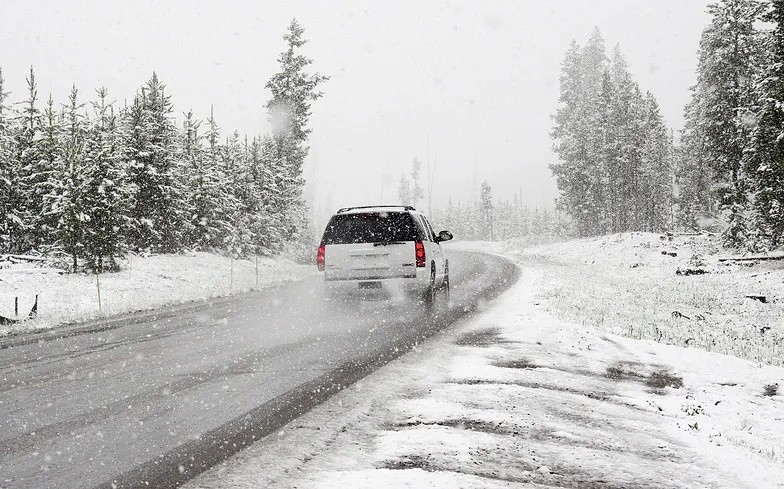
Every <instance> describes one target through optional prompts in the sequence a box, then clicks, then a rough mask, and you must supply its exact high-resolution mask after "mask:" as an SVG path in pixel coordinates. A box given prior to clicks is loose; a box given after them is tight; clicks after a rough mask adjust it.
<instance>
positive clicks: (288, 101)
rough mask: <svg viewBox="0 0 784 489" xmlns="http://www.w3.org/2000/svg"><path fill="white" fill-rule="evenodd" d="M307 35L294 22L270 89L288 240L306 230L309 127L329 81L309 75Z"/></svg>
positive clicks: (294, 21) (320, 76)
mask: <svg viewBox="0 0 784 489" xmlns="http://www.w3.org/2000/svg"><path fill="white" fill-rule="evenodd" d="M304 32H305V31H304V29H303V28H302V27H301V26H300V25H299V23H298V22H297V20H296V19H293V20H292V21H291V23H290V24H289V27H288V31H287V32H286V34H285V35H284V36H283V40H284V41H285V42H286V44H287V48H286V50H285V51H284V52H283V53H281V55H280V58H278V62H279V63H280V67H281V70H280V72H278V73H276V74H275V75H273V76H272V78H270V80H269V81H268V82H267V85H266V88H267V89H268V90H270V92H271V93H272V98H271V99H270V100H269V101H268V102H267V104H266V106H265V107H266V108H267V111H268V114H269V119H270V122H271V123H272V127H273V135H272V137H273V141H274V143H275V151H276V153H277V155H276V156H277V157H276V160H277V161H278V162H280V170H281V171H283V172H284V174H283V175H282V178H281V179H280V182H279V183H280V184H281V188H280V192H281V195H282V196H285V198H284V199H282V202H281V203H282V204H283V205H284V208H283V209H282V210H283V216H285V219H286V224H285V227H286V228H288V229H287V232H286V238H287V239H291V238H296V236H297V235H298V233H299V232H300V231H301V230H302V229H301V223H300V222H297V221H299V220H300V219H301V218H302V216H303V214H304V203H303V201H302V188H303V186H304V180H303V179H302V167H303V164H304V162H305V158H306V157H307V155H308V151H309V147H308V146H307V141H308V137H309V135H310V133H311V132H312V129H310V128H309V127H308V121H309V119H310V115H311V104H312V102H313V101H315V100H317V99H319V98H320V97H321V96H322V95H323V94H322V92H321V91H319V90H318V87H319V85H321V84H322V83H323V82H325V81H327V80H328V79H329V78H328V77H326V76H323V75H320V74H318V73H313V74H309V73H307V72H306V71H305V70H306V69H307V67H308V66H309V65H310V64H311V63H312V62H313V61H312V60H311V59H310V58H308V57H306V56H304V55H302V54H300V53H299V50H300V49H301V48H302V47H303V46H304V45H305V43H306V42H307V41H306V40H305V39H304V37H303V34H304Z"/></svg>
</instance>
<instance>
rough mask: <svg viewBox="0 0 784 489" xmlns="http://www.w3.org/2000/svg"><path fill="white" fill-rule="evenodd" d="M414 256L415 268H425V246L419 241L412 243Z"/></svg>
mask: <svg viewBox="0 0 784 489" xmlns="http://www.w3.org/2000/svg"><path fill="white" fill-rule="evenodd" d="M414 256H416V266H417V267H424V266H425V245H424V243H422V242H421V241H417V242H415V243H414Z"/></svg>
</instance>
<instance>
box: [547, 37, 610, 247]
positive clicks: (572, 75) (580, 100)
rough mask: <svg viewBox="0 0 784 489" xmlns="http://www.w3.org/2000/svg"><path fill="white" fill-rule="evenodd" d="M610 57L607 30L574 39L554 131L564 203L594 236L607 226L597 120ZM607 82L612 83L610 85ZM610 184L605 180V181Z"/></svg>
mask: <svg viewBox="0 0 784 489" xmlns="http://www.w3.org/2000/svg"><path fill="white" fill-rule="evenodd" d="M606 63H607V57H606V54H605V47H604V39H603V38H602V35H601V32H599V30H598V29H595V30H594V32H593V34H592V35H591V38H590V39H589V41H588V43H587V44H586V45H585V46H584V47H582V48H580V47H579V46H578V45H577V44H576V43H575V42H573V43H572V44H571V45H570V47H569V50H568V51H567V52H566V58H565V59H564V63H563V65H562V67H561V95H560V98H559V102H560V105H559V108H558V109H557V110H556V113H555V116H554V120H555V127H554V128H553V131H552V133H551V136H552V137H553V139H554V140H555V146H554V150H555V152H556V154H557V155H558V157H559V159H560V161H559V162H557V163H554V164H552V165H551V166H550V168H551V170H552V172H553V174H554V175H555V177H556V183H557V185H558V189H559V191H560V197H559V199H558V204H559V206H560V207H561V208H563V209H564V210H565V211H566V212H568V213H569V214H570V215H572V216H573V217H574V218H575V221H576V228H577V232H578V234H580V235H583V236H588V235H592V234H595V233H597V232H601V229H600V227H601V226H600V221H601V214H602V207H603V206H604V202H603V201H602V200H598V199H602V198H603V196H602V187H601V186H600V185H599V184H598V183H597V182H602V181H603V179H604V178H605V175H604V173H605V171H604V167H603V166H601V165H599V164H598V162H599V160H597V158H601V154H599V153H597V150H598V148H599V147H606V144H605V142H603V141H602V138H603V137H604V136H603V135H602V134H601V133H600V132H599V131H598V128H597V127H596V126H595V123H596V119H597V113H596V110H595V107H594V105H593V104H594V103H595V102H596V101H597V100H599V99H600V92H601V91H602V86H603V81H604V75H605V70H606ZM605 88H606V87H605ZM603 185H604V184H603Z"/></svg>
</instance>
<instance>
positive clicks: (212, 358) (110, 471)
mask: <svg viewBox="0 0 784 489" xmlns="http://www.w3.org/2000/svg"><path fill="white" fill-rule="evenodd" d="M447 256H448V257H449V260H450V274H451V279H452V301H451V308H450V309H449V311H448V312H445V311H441V313H440V314H439V315H438V316H436V317H431V316H429V315H428V314H427V313H426V312H425V311H424V310H423V309H422V308H420V307H416V306H414V305H412V304H411V303H410V302H405V301H400V300H360V301H336V302H327V301H325V300H324V299H323V290H322V289H321V287H320V286H321V285H322V283H321V281H320V278H312V279H309V280H305V281H302V282H295V283H292V284H289V285H285V286H281V287H277V288H274V289H267V290H265V291H261V292H256V293H252V294H246V295H243V296H239V297H235V298H230V299H221V300H216V301H213V302H211V303H200V304H193V305H188V306H184V307H183V306H180V307H173V308H168V309H164V310H161V311H157V312H155V313H153V314H149V313H148V314H143V315H137V316H132V317H128V318H120V319H117V320H113V321H106V322H103V323H96V324H92V325H86V326H84V327H76V328H70V329H69V330H68V332H67V334H65V335H64V336H63V337H57V336H53V335H51V334H49V335H47V334H43V335H31V336H25V337H16V338H6V339H1V340H0V488H3V489H6V488H17V487H18V488H50V487H51V488H55V487H57V488H65V487H68V488H70V487H73V488H83V487H96V486H103V487H113V486H116V487H172V486H176V485H177V484H179V483H182V482H184V481H186V480H188V479H190V478H192V477H194V476H195V475H197V474H198V473H200V472H202V471H204V470H206V469H207V468H209V467H211V466H213V465H215V464H216V463H218V462H220V461H222V460H224V459H226V458H227V457H229V456H230V455H232V454H234V453H236V452H237V451H239V450H241V449H242V448H243V447H244V446H247V445H248V444H250V443H252V442H253V441H254V440H257V439H259V438H261V437H263V436H266V435H267V434H269V433H271V432H272V431H274V430H275V429H277V428H279V427H280V426H282V425H283V424H285V423H287V422H288V421H291V420H292V419H294V418H296V417H297V416H299V415H300V414H302V413H303V412H305V411H307V410H308V409H310V408H311V407H313V406H314V405H315V404H318V403H319V402H322V401H323V400H325V399H326V398H328V397H329V396H330V395H332V394H334V393H335V392H337V391H339V390H340V389H342V388H343V387H345V386H346V385H349V384H351V383H353V382H355V381H356V380H358V379H360V378H361V377H363V376H364V375H367V374H368V373H369V372H371V371H373V370H375V369H376V368H378V367H380V366H382V365H384V364H385V363H387V362H389V361H390V360H392V359H394V358H395V357H397V356H399V355H401V354H403V353H405V352H406V351H407V350H409V349H410V348H411V347H412V346H415V345H416V344H417V343H419V342H421V341H423V340H425V339H426V338H428V337H429V336H432V335H433V334H435V333H436V332H438V331H440V330H442V329H444V328H445V327H447V326H449V325H450V324H451V323H453V322H454V321H455V320H457V319H458V318H460V317H461V316H463V315H465V314H467V313H470V312H471V311H473V310H475V309H476V308H477V307H478V306H480V305H481V304H482V302H483V301H486V300H488V299H491V298H493V297H495V296H497V295H498V294H499V293H501V292H502V291H503V290H506V289H507V288H508V287H509V286H510V285H511V284H512V283H513V282H514V281H515V280H516V279H517V277H518V274H519V271H518V269H517V268H516V267H515V266H514V265H513V264H512V263H510V262H508V261H507V260H504V259H502V258H498V257H494V256H490V255H485V254H479V253H470V252H457V251H449V252H447Z"/></svg>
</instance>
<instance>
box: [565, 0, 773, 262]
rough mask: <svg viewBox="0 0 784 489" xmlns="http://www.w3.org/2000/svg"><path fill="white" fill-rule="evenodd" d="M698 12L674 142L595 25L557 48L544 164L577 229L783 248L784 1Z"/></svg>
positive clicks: (743, 1) (745, 1) (745, 0)
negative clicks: (693, 57) (561, 50)
mask: <svg viewBox="0 0 784 489" xmlns="http://www.w3.org/2000/svg"><path fill="white" fill-rule="evenodd" d="M708 13H709V14H710V15H711V17H712V18H711V21H710V23H709V25H708V26H707V27H706V28H705V29H704V30H703V32H702V37H701V40H700V45H699V50H698V55H699V61H698V65H697V82H696V84H695V85H694V86H693V87H692V88H691V95H692V97H691V101H690V102H689V104H688V105H687V106H686V107H685V108H684V118H685V124H684V128H683V130H682V131H681V132H680V134H679V135H678V144H677V145H676V146H674V145H673V143H672V138H671V136H670V134H669V131H668V130H667V128H666V126H665V125H664V123H663V121H662V118H661V116H660V114H659V109H658V106H657V103H656V100H655V99H654V97H653V96H652V95H651V94H650V93H647V94H645V95H643V94H642V93H641V92H640V89H639V88H638V86H637V84H636V83H635V82H634V81H633V80H632V79H631V76H630V75H629V73H628V70H627V68H626V63H625V62H624V60H623V57H622V56H621V54H620V51H619V50H618V48H616V49H615V50H614V52H613V55H612V57H611V59H609V60H608V59H607V58H606V56H605V51H604V43H603V40H602V37H601V34H600V33H599V31H598V30H596V31H595V32H594V34H593V35H592V36H591V39H590V40H589V41H588V43H587V44H586V45H585V46H583V47H581V46H579V45H577V44H576V43H574V42H573V43H572V45H571V47H570V48H569V50H568V51H567V53H566V57H565V59H564V62H563V65H562V71H561V80H560V88H561V95H560V99H559V107H558V109H557V111H556V113H555V115H554V121H555V126H554V129H553V132H552V137H553V139H554V141H555V152H556V154H557V155H558V156H559V161H558V162H557V163H555V164H553V165H552V166H551V168H552V171H553V174H554V175H555V177H556V180H557V183H558V188H559V190H560V197H559V199H558V205H559V208H560V209H562V210H564V211H565V212H566V213H567V214H568V215H569V216H570V217H571V220H572V222H573V225H574V231H575V232H576V234H579V235H583V236H586V235H595V234H604V233H611V232H620V231H661V230H664V229H672V228H678V229H683V230H689V231H697V230H700V229H705V228H708V229H715V230H717V231H721V236H722V240H723V244H724V246H725V247H728V248H744V249H749V250H756V251H765V250H773V249H778V248H781V247H782V246H784V0H721V1H719V2H716V3H714V4H711V5H709V6H708Z"/></svg>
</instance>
